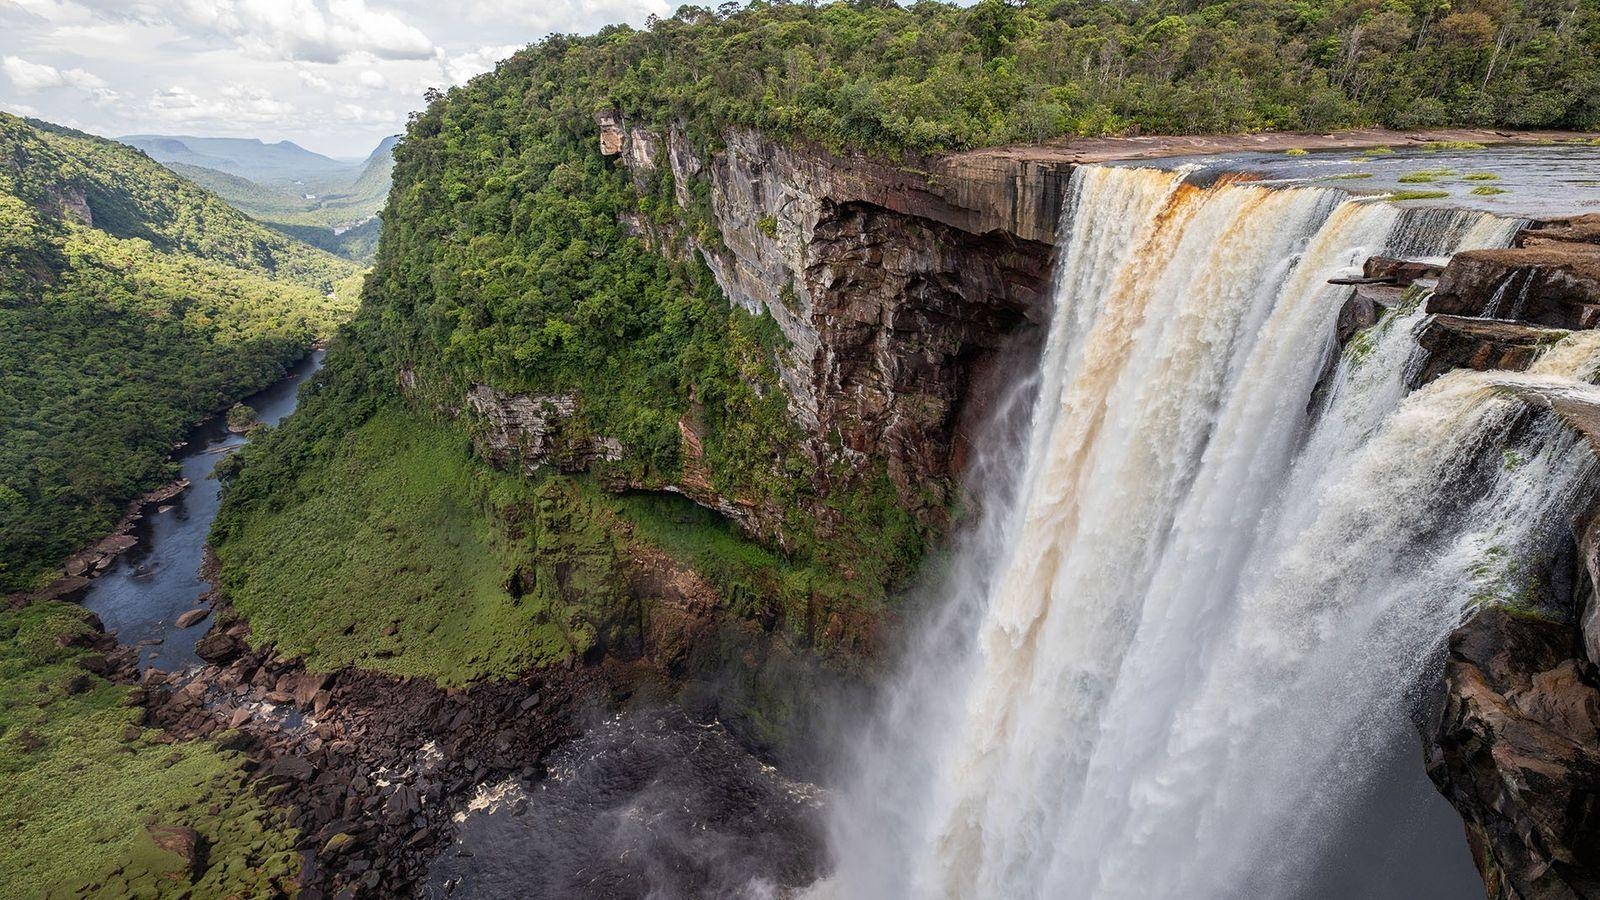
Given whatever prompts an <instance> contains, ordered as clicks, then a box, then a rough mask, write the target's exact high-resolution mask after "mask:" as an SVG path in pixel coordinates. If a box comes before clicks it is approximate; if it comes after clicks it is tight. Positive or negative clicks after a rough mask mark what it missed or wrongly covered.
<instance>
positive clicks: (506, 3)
mask: <svg viewBox="0 0 1600 900" xmlns="http://www.w3.org/2000/svg"><path fill="white" fill-rule="evenodd" d="M422 2H428V0H422ZM705 5H708V6H715V5H716V4H715V3H707V4H705ZM677 6H678V3H677V2H668V0H543V2H538V3H529V2H526V0H476V2H472V3H464V4H462V12H463V13H464V14H465V15H466V16H467V18H469V19H470V20H472V21H473V22H481V23H484V24H491V25H498V26H502V27H503V26H505V25H507V24H514V25H520V26H523V27H524V28H526V29H527V30H528V31H530V32H533V33H532V34H531V35H530V38H531V39H532V40H538V39H539V38H542V37H544V36H545V35H546V34H549V33H551V32H561V33H569V32H573V31H590V30H593V29H594V28H596V27H597V26H598V25H601V24H605V23H607V22H625V21H631V22H639V21H642V20H643V19H644V17H645V16H647V15H656V16H670V15H672V11H673V10H674V9H676V8H677Z"/></svg>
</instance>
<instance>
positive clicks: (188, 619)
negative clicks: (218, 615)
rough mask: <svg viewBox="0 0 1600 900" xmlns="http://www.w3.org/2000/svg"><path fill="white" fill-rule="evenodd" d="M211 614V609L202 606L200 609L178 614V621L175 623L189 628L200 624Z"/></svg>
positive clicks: (180, 626)
mask: <svg viewBox="0 0 1600 900" xmlns="http://www.w3.org/2000/svg"><path fill="white" fill-rule="evenodd" d="M209 615H211V610H209V609H207V608H206V607H203V606H202V607H199V608H198V609H191V610H189V611H187V612H185V613H183V614H182V615H180V616H178V621H177V622H176V623H174V624H176V625H177V626H178V627H179V628H188V627H189V626H191V625H198V624H199V623H200V622H202V621H204V620H205V617H206V616H209Z"/></svg>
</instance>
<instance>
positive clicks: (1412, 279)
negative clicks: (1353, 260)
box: [1361, 256, 1444, 287]
mask: <svg viewBox="0 0 1600 900" xmlns="http://www.w3.org/2000/svg"><path fill="white" fill-rule="evenodd" d="M1361 274H1362V275H1363V276H1364V277H1366V278H1377V279H1382V280H1383V281H1385V282H1387V283H1389V284H1393V285H1397V286H1399V287H1408V286H1410V285H1412V284H1415V283H1416V282H1418V281H1437V280H1438V279H1439V276H1440V275H1442V274H1444V267H1443V266H1440V265H1439V264H1438V263H1431V262H1426V261H1423V260H1415V259H1395V258H1394V257H1390V256H1374V257H1371V258H1369V259H1368V260H1367V262H1366V265H1364V266H1362V268H1361Z"/></svg>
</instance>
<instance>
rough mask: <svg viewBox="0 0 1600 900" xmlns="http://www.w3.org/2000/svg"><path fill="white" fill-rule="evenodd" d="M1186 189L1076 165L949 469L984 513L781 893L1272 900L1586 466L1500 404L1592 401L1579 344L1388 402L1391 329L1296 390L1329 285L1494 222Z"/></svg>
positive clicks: (1394, 336) (1404, 322)
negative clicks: (1045, 256)
mask: <svg viewBox="0 0 1600 900" xmlns="http://www.w3.org/2000/svg"><path fill="white" fill-rule="evenodd" d="M1185 175H1186V172H1184V171H1156V170H1150V169H1137V168H1114V167H1084V168H1080V169H1079V170H1078V171H1077V172H1076V173H1075V174H1074V176H1073V181H1072V187H1071V191H1070V196H1069V199H1068V209H1067V215H1066V219H1067V221H1066V224H1065V226H1064V227H1065V229H1066V231H1065V233H1064V234H1063V243H1062V247H1063V253H1062V260H1063V261H1062V264H1061V268H1060V270H1059V271H1058V273H1057V277H1056V285H1055V298H1054V304H1055V305H1054V313H1053V320H1052V323H1051V325H1050V331H1049V335H1048V338H1047V342H1046V345H1045V348H1044V351H1043V356H1042V361H1041V363H1040V367H1039V371H1038V373H1037V376H1036V377H1034V378H1026V379H1020V380H1019V389H1018V391H1017V396H1016V397H1015V398H1013V399H1012V402H1011V417H1012V419H1013V420H1018V419H1020V420H1026V422H1027V424H1026V425H1025V426H1024V433H1025V434H1026V438H1025V439H1024V440H1020V441H1013V442H1012V443H1011V444H1010V445H1009V446H1011V447H1015V448H1016V449H1014V450H1008V449H1007V447H1008V445H1007V444H1006V443H1005V442H1003V441H1001V442H997V444H996V446H995V447H993V448H991V449H990V451H989V455H988V456H987V457H984V458H982V459H981V460H980V462H979V465H978V470H977V472H978V475H979V476H980V480H979V488H978V489H979V490H980V491H981V492H983V493H984V495H985V501H986V503H985V507H984V508H985V514H984V518H983V521H981V522H979V523H978V524H977V525H975V526H974V528H973V529H972V530H971V532H970V533H969V534H967V535H966V536H965V538H964V540H963V542H962V543H961V544H960V545H959V546H958V548H957V549H956V551H955V553H954V557H953V559H952V561H951V563H950V566H949V571H947V572H946V573H945V576H944V582H943V587H942V594H943V596H944V597H946V600H945V602H944V603H943V605H942V607H940V608H939V609H938V611H937V614H936V615H935V616H933V617H932V618H933V619H934V621H933V622H932V624H931V625H929V626H928V628H927V629H926V630H925V631H924V632H923V633H922V634H921V635H920V637H919V641H920V643H919V644H918V645H917V646H915V647H914V648H912V650H911V651H910V652H909V653H908V654H907V659H908V663H907V668H906V671H905V673H904V675H903V678H902V679H901V680H900V682H899V683H898V684H897V686H896V688H895V689H894V690H893V691H891V692H890V694H889V697H888V700H887V703H886V705H885V707H884V708H883V709H882V710H880V711H879V714H878V716H877V718H876V719H875V720H874V721H873V723H872V724H871V726H870V727H868V728H866V729H865V731H864V734H865V737H863V738H862V740H860V741H859V746H857V747H856V748H855V750H854V754H853V756H852V759H851V761H850V764H849V765H848V766H847V767H846V768H847V770H848V771H849V772H850V773H851V774H850V776H849V777H848V778H847V779H845V783H844V784H842V785H841V786H840V788H839V790H838V791H837V797H836V800H835V803H834V809H833V826H832V831H833V834H832V846H833V853H834V856H835V861H836V871H835V873H834V875H833V876H832V877H831V878H830V879H829V880H828V881H827V882H826V883H824V884H821V885H818V886H817V887H816V888H815V889H814V890H813V893H814V894H816V895H819V896H824V897H841V898H893V897H919V898H920V897H930V898H933V897H941V898H942V897H952V898H955V897H960V898H1007V900H1010V898H1046V897H1048V898H1186V900H1187V898H1212V897H1216V898H1221V897H1245V896H1248V897H1293V896H1296V894H1297V892H1298V891H1299V890H1300V889H1301V888H1302V887H1303V885H1301V884H1300V883H1299V880H1300V879H1301V878H1302V877H1303V876H1304V873H1306V872H1307V871H1309V870H1310V869H1311V868H1312V867H1313V863H1314V862H1315V861H1316V859H1317V854H1318V849H1319V847H1321V846H1322V845H1323V844H1324V843H1325V842H1326V834H1325V833H1324V832H1325V829H1328V828H1330V827H1332V823H1334V822H1336V821H1337V820H1338V818H1339V815H1340V813H1341V809H1342V805H1343V804H1348V803H1349V802H1351V801H1350V797H1351V796H1352V795H1354V794H1355V793H1356V788H1358V787H1360V786H1362V785H1363V784H1364V783H1365V780H1366V779H1368V778H1369V777H1370V775H1371V772H1370V769H1371V768H1372V766H1373V765H1374V760H1375V759H1377V758H1379V757H1380V756H1382V755H1383V753H1384V751H1385V749H1386V747H1387V746H1388V744H1389V742H1391V741H1392V740H1393V736H1394V735H1395V733H1396V729H1397V723H1406V721H1407V720H1406V717H1407V714H1408V712H1409V711H1410V710H1411V709H1412V708H1413V706H1414V705H1415V702H1416V697H1415V691H1416V690H1417V688H1418V687H1419V686H1420V684H1419V683H1420V681H1421V675H1422V674H1423V672H1424V669H1425V667H1426V666H1427V665H1428V664H1429V662H1430V660H1433V659H1436V654H1437V651H1438V648H1439V647H1440V646H1441V644H1442V641H1443V640H1444V638H1445V636H1446V635H1448V633H1449V631H1450V630H1451V629H1452V628H1453V627H1454V626H1455V625H1456V624H1457V623H1458V622H1459V621H1460V618H1461V615H1462V612H1463V610H1464V608H1465V607H1466V606H1467V605H1468V604H1469V603H1471V602H1474V601H1475V600H1482V599H1485V598H1493V597H1496V596H1498V594H1499V593H1500V592H1503V591H1505V590H1508V589H1512V588H1513V587H1514V585H1511V584H1510V582H1512V581H1514V575H1515V573H1514V572H1508V571H1507V570H1506V566H1507V565H1508V561H1510V560H1514V559H1517V558H1518V554H1519V551H1525V550H1527V549H1529V548H1532V547H1535V546H1538V545H1540V544H1541V542H1542V541H1544V540H1546V539H1547V537H1548V529H1549V527H1550V525H1551V523H1552V522H1557V523H1559V522H1560V521H1561V520H1562V516H1561V512H1562V511H1563V510H1564V509H1565V507H1566V505H1567V504H1569V503H1570V502H1571V500H1572V497H1573V495H1574V493H1575V491H1576V490H1577V488H1578V487H1579V485H1580V483H1581V481H1582V479H1584V478H1586V477H1587V475H1588V467H1589V463H1588V462H1586V460H1589V459H1590V455H1589V451H1588V449H1587V447H1584V446H1580V445H1579V443H1578V440H1577V439H1576V438H1575V437H1574V436H1573V435H1572V434H1570V433H1568V431H1567V430H1566V429H1564V428H1563V427H1562V426H1561V425H1560V424H1559V422H1558V421H1557V420H1556V418H1555V416H1554V415H1553V414H1550V413H1539V412H1530V407H1529V406H1528V405H1527V404H1525V403H1523V402H1522V401H1521V400H1519V399H1517V398H1516V397H1515V396H1514V393H1515V392H1517V391H1522V392H1528V391H1533V392H1541V391H1542V392H1543V393H1544V394H1550V393H1559V392H1560V391H1562V390H1567V389H1573V386H1574V385H1577V384H1579V383H1581V382H1583V381H1587V380H1589V379H1591V378H1592V377H1593V375H1594V373H1595V370H1596V367H1597V365H1600V359H1597V357H1600V343H1597V339H1596V338H1595V337H1594V336H1593V335H1592V334H1585V335H1582V336H1579V337H1576V338H1572V339H1569V341H1568V342H1566V343H1564V344H1562V345H1558V346H1557V347H1556V348H1555V349H1554V350H1552V351H1551V352H1549V353H1548V354H1547V355H1546V356H1545V358H1543V359H1542V360H1541V361H1540V362H1539V363H1538V364H1537V365H1536V367H1535V369H1534V370H1533V371H1531V372H1530V373H1528V374H1526V375H1518V376H1510V375H1506V374H1505V373H1499V374H1494V373H1477V372H1454V373H1451V374H1449V375H1447V376H1445V377H1443V378H1441V379H1439V380H1437V381H1435V382H1433V383H1432V384H1430V385H1428V386H1426V387H1425V388H1422V389H1420V390H1417V391H1415V392H1409V393H1408V390H1407V385H1408V383H1409V382H1408V379H1409V378H1411V377H1412V376H1413V375H1414V370H1415V367H1416V365H1417V364H1418V361H1419V360H1418V353H1419V351H1418V350H1417V346H1416V342H1415V338H1414V334H1413V332H1414V330H1415V329H1416V328H1418V327H1420V325H1421V324H1422V323H1423V320H1424V319H1425V316H1424V315H1423V314H1422V313H1421V312H1420V311H1418V310H1416V309H1409V310H1407V309H1402V310H1398V311H1396V312H1394V313H1392V314H1390V315H1388V316H1386V317H1385V319H1384V320H1383V322H1382V323H1380V325H1379V326H1377V327H1375V328H1374V329H1373V330H1372V331H1370V332H1368V333H1367V334H1364V335H1362V336H1361V337H1359V338H1358V340H1357V342H1356V344H1355V345H1353V349H1352V350H1351V351H1349V352H1346V353H1345V354H1344V355H1343V356H1342V357H1341V358H1340V359H1339V360H1338V362H1337V364H1336V365H1335V367H1334V368H1333V371H1332V374H1331V375H1329V376H1328V379H1327V381H1326V388H1325V391H1324V392H1323V395H1322V396H1321V397H1320V398H1319V399H1316V400H1315V401H1314V399H1313V393H1314V389H1315V388H1316V386H1317V384H1318V382H1319V379H1321V378H1322V377H1323V376H1324V374H1325V373H1327V372H1328V371H1329V364H1330V362H1331V361H1332V355H1333V354H1334V353H1335V352H1336V348H1335V347H1334V339H1333V332H1334V323H1335V320H1336V318H1337V315H1338V311H1339V307H1340V305H1341V303H1342V301H1343V300H1344V299H1345V297H1347V296H1348V291H1349V289H1348V288H1339V287H1336V286H1331V285H1329V284H1328V283H1327V282H1328V279H1329V278H1330V277H1334V276H1339V275H1348V274H1351V273H1352V272H1353V271H1355V270H1358V269H1359V266H1360V264H1361V262H1362V261H1363V260H1364V259H1365V258H1366V257H1368V256H1370V255H1373V254H1379V253H1391V254H1401V255H1406V256H1444V255H1448V254H1450V253H1452V252H1455V251H1457V250H1459V249H1466V248H1468V247H1473V246H1493V245H1503V244H1505V243H1506V242H1507V241H1509V238H1510V235H1511V233H1512V231H1513V230H1514V229H1515V227H1516V224H1517V223H1515V222H1512V221H1509V220H1505V219H1497V218H1494V217H1492V216H1488V215H1485V214H1481V213H1474V212H1448V211H1438V210H1407V211H1401V210H1399V209H1397V208H1396V207H1394V206H1392V205H1389V204H1386V203H1381V202H1374V201H1369V200H1358V199H1352V198H1350V197H1349V196H1348V195H1346V194H1343V193H1341V192H1338V191H1334V190H1327V189H1316V188H1296V189H1286V190H1273V189H1268V188H1263V187H1260V186H1252V185H1249V184H1244V183H1226V182H1224V183H1221V184H1218V185H1216V186H1214V187H1211V188H1205V189H1202V188H1198V187H1195V186H1192V185H1190V184H1186V183H1185V181H1184V177H1185ZM1030 398H1031V399H1030ZM1313 407H1315V408H1313ZM1007 472H1015V473H1017V474H1015V475H1012V476H1011V477H1010V478H1007V477H1006V473H1007ZM1419 766H1420V763H1419Z"/></svg>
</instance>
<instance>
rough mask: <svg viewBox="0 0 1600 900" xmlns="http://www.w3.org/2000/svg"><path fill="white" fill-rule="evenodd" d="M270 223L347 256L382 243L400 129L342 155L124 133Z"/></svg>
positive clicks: (360, 256) (251, 142)
mask: <svg viewBox="0 0 1600 900" xmlns="http://www.w3.org/2000/svg"><path fill="white" fill-rule="evenodd" d="M119 140H120V141H121V142H122V143H124V144H127V145H129V146H131V147H135V148H137V149H139V150H142V151H144V152H145V153H146V154H147V155H149V156H150V158H151V159H154V160H155V161H156V162H158V163H161V164H162V165H164V166H166V167H167V168H168V169H171V170H172V171H174V172H176V173H178V174H179V175H182V176H183V177H184V178H187V179H189V180H190V181H193V182H194V183H196V184H198V185H200V186H201V187H204V188H206V189H207V190H209V191H212V192H214V193H216V194H217V195H218V196H220V197H222V198H223V199H224V200H226V201H228V203H229V204H231V205H232V206H233V207H234V208H235V209H238V210H240V211H241V212H243V213H245V214H246V215H249V216H251V217H253V218H255V219H257V220H259V221H261V222H262V223H264V224H266V225H269V226H271V227H272V228H275V229H277V230H278V231H280V232H283V233H284V234H287V235H290V236H292V237H294V238H296V239H297V240H301V241H305V242H307V243H310V244H312V245H313V246H316V247H320V248H322V249H324V250H328V251H330V252H332V253H336V254H339V255H340V256H343V257H345V258H346V259H352V260H356V261H359V262H366V261H368V260H370V259H371V257H372V254H373V252H374V251H376V249H377V232H378V229H377V214H378V210H379V209H380V208H382V206H383V202H384V199H385V198H387V197H388V195H389V179H390V175H391V173H392V172H393V170H394V147H395V145H396V144H397V143H398V142H399V140H400V138H399V136H398V135H394V136H390V137H386V138H384V139H383V140H382V141H381V142H380V143H379V144H378V146H377V147H376V148H374V149H373V151H372V152H371V153H370V154H368V155H367V157H366V159H364V160H344V161H341V160H336V159H332V158H330V157H327V156H324V155H322V154H320V153H314V152H312V151H310V150H307V149H305V148H304V147H301V146H299V145H298V144H295V143H294V142H293V141H279V142H277V143H275V144H269V143H266V142H264V141H261V140H259V139H255V138H208V137H191V136H184V135H162V134H140V135H129V136H127V137H123V138H120V139H119Z"/></svg>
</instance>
